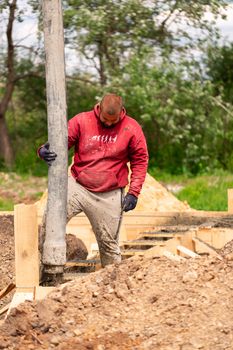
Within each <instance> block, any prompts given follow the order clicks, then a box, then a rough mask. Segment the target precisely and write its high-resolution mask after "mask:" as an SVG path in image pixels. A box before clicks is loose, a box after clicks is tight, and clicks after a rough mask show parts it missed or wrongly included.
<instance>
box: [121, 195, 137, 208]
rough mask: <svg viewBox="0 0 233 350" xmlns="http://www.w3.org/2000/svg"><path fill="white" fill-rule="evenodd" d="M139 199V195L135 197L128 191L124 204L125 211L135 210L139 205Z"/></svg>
mask: <svg viewBox="0 0 233 350" xmlns="http://www.w3.org/2000/svg"><path fill="white" fill-rule="evenodd" d="M137 201H138V199H137V197H135V196H134V195H133V194H130V193H127V195H126V196H125V198H124V200H123V204H122V209H123V211H129V210H133V209H134V208H135V207H136V205H137Z"/></svg>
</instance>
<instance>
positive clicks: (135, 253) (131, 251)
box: [121, 249, 146, 256]
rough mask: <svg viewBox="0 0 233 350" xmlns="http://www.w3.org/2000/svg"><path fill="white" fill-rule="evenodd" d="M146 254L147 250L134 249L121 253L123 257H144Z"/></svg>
mask: <svg viewBox="0 0 233 350" xmlns="http://www.w3.org/2000/svg"><path fill="white" fill-rule="evenodd" d="M145 252H146V250H134V249H130V250H125V251H122V252H121V255H122V256H134V255H144V253H145Z"/></svg>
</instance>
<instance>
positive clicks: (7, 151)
mask: <svg viewBox="0 0 233 350" xmlns="http://www.w3.org/2000/svg"><path fill="white" fill-rule="evenodd" d="M0 158H2V159H3V160H4V162H5V164H6V166H7V167H8V168H11V167H12V165H13V162H14V153H13V149H12V146H11V142H10V137H9V133H8V129H7V125H6V120H5V118H4V116H0Z"/></svg>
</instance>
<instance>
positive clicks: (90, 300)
mask: <svg viewBox="0 0 233 350" xmlns="http://www.w3.org/2000/svg"><path fill="white" fill-rule="evenodd" d="M158 193H159V196H160V197H159V198H163V199H164V202H165V200H166V198H165V197H166V193H165V192H163V193H162V192H161V191H158ZM170 198H171V197H170ZM171 200H172V198H171ZM170 203H171V202H170V199H169V206H170ZM173 205H176V203H175V201H172V205H171V206H172V207H173ZM158 207H159V206H158V205H157V204H156V209H157V208H158ZM186 208H187V207H186ZM188 209H189V208H188ZM232 250H233V241H232V242H229V243H227V245H226V246H225V247H224V248H223V249H222V250H221V251H220V253H221V256H220V257H200V258H197V259H186V260H183V261H180V262H173V261H170V260H168V259H166V258H165V257H164V258H145V257H144V258H138V257H135V258H131V259H127V260H124V261H123V262H122V263H121V264H120V265H118V266H108V267H107V268H105V269H102V270H99V271H97V272H95V273H91V274H89V275H86V276H83V277H78V278H77V279H76V280H74V281H72V282H69V283H66V284H64V285H62V286H60V287H59V288H57V289H55V290H54V291H53V292H52V293H51V294H50V295H49V296H47V298H45V299H44V300H42V301H37V302H35V301H34V302H29V301H28V302H25V303H23V304H21V305H19V306H18V307H17V308H15V309H13V310H12V311H11V313H10V315H9V316H8V318H7V320H6V321H5V322H3V320H0V349H9V350H14V349H17V350H25V349H31V350H33V349H49V350H50V349H58V350H69V349H70V350H71V349H72V350H73V349H77V350H155V349H156V350H157V349H158V350H193V349H203V350H232V349H233V323H232V319H233V303H232V297H233V274H232V269H233V255H232V254H231V252H232ZM10 282H14V237H13V216H11V215H0V290H1V289H3V288H4V287H6V286H7V285H8V284H9V283H10ZM12 294H13V292H11V293H10V294H9V295H8V296H7V297H5V298H4V299H3V300H2V301H1V300H0V308H1V307H2V306H3V305H5V304H7V303H8V302H10V300H11V298H12Z"/></svg>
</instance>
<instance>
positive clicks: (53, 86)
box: [43, 0, 68, 275]
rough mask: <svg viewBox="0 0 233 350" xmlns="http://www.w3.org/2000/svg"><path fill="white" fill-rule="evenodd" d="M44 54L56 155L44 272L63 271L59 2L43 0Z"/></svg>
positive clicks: (65, 163)
mask: <svg viewBox="0 0 233 350" xmlns="http://www.w3.org/2000/svg"><path fill="white" fill-rule="evenodd" d="M43 25H44V40H45V54H46V92H47V112H48V139H49V143H50V149H51V150H52V151H54V152H56V154H57V158H56V160H55V161H54V162H53V164H52V165H51V166H50V167H49V178H48V204H47V217H46V236H45V242H44V247H43V264H44V266H45V269H44V271H45V273H48V274H50V275H52V274H53V275H56V274H60V273H62V272H63V266H64V264H65V263H66V242H65V232H66V202H67V178H68V171H67V166H68V146H67V139H68V137H67V118H66V86H65V59H64V38H63V19H62V6H61V0H43Z"/></svg>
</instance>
